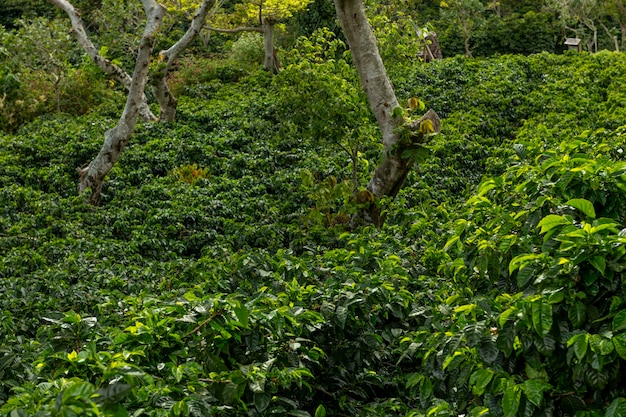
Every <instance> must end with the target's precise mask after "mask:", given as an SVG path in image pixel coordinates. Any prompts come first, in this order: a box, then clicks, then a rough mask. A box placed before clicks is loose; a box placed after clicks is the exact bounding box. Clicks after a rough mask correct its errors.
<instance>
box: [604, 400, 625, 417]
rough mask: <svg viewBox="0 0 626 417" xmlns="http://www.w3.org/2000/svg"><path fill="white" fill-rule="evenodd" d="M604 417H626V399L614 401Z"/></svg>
mask: <svg viewBox="0 0 626 417" xmlns="http://www.w3.org/2000/svg"><path fill="white" fill-rule="evenodd" d="M604 417H626V398H616V399H614V400H613V402H612V403H611V405H609V408H607V409H606V412H605V413H604Z"/></svg>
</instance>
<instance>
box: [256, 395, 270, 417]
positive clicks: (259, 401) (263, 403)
mask: <svg viewBox="0 0 626 417" xmlns="http://www.w3.org/2000/svg"><path fill="white" fill-rule="evenodd" d="M271 400H272V396H271V395H270V394H268V393H266V392H256V393H255V394H254V406H255V407H256V409H257V411H258V412H259V413H262V412H263V411H265V409H266V408H267V407H268V406H269V405H270V401H271Z"/></svg>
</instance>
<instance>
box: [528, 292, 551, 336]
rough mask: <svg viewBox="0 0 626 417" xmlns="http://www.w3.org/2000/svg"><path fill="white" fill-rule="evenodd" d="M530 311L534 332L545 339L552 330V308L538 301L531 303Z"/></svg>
mask: <svg viewBox="0 0 626 417" xmlns="http://www.w3.org/2000/svg"><path fill="white" fill-rule="evenodd" d="M531 310H532V319H533V327H534V328H535V331H536V332H537V333H538V334H539V336H541V337H545V336H546V335H547V334H548V333H550V329H551V328H552V306H551V305H550V304H548V303H544V302H543V300H542V299H538V300H536V301H534V302H533V303H532V307H531Z"/></svg>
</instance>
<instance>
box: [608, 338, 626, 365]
mask: <svg viewBox="0 0 626 417" xmlns="http://www.w3.org/2000/svg"><path fill="white" fill-rule="evenodd" d="M611 341H612V342H613V346H614V347H615V352H617V354H618V355H619V356H620V358H622V359H624V360H626V333H620V334H616V335H614V336H613V338H612V339H611Z"/></svg>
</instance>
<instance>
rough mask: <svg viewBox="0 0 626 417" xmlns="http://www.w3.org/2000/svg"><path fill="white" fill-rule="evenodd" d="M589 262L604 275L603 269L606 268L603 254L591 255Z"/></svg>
mask: <svg viewBox="0 0 626 417" xmlns="http://www.w3.org/2000/svg"><path fill="white" fill-rule="evenodd" d="M589 263H591V265H593V267H594V268H596V269H597V270H598V271H600V273H601V274H602V275H604V270H605V269H606V259H604V257H603V256H592V257H591V258H590V259H589Z"/></svg>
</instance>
